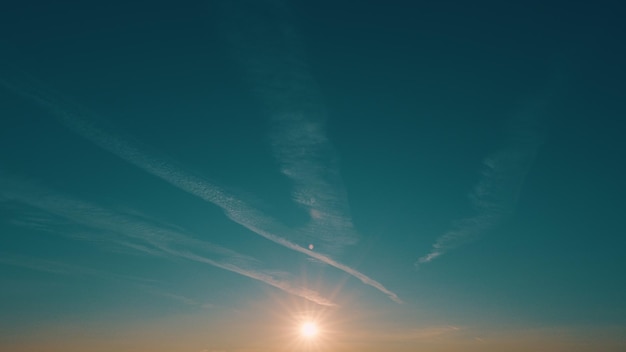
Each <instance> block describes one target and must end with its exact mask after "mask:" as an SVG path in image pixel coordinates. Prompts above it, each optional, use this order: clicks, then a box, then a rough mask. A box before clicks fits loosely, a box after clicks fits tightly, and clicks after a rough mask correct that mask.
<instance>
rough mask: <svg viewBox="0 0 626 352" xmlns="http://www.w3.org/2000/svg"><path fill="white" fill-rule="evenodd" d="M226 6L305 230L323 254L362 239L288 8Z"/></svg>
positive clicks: (231, 34)
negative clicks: (305, 223) (306, 218)
mask: <svg viewBox="0 0 626 352" xmlns="http://www.w3.org/2000/svg"><path fill="white" fill-rule="evenodd" d="M221 4H222V6H221V7H220V9H221V11H222V12H221V16H220V19H221V26H220V29H221V31H222V33H223V34H224V36H225V37H226V38H227V39H228V41H229V44H230V46H231V48H232V51H233V52H234V55H235V58H236V59H237V61H238V62H240V63H241V67H242V68H243V70H244V72H245V74H246V79H247V81H248V82H250V85H251V87H252V89H253V91H254V92H255V93H256V96H257V98H258V99H259V101H260V103H261V104H262V106H264V107H265V109H266V113H267V115H269V117H270V119H271V122H272V131H271V141H272V147H273V151H274V155H275V157H276V160H277V161H278V163H279V165H280V168H281V171H282V173H283V174H284V175H285V176H287V177H288V178H289V179H290V180H291V181H292V184H293V191H292V194H293V200H294V201H295V202H296V203H297V204H299V205H300V206H301V207H303V208H304V209H305V210H306V211H307V212H308V214H309V218H310V222H309V225H308V226H307V227H305V228H304V229H301V231H300V232H299V233H300V234H302V235H303V236H304V237H306V238H310V239H313V240H314V241H315V243H316V244H318V245H317V247H318V248H319V249H320V250H322V252H328V253H335V252H338V251H340V250H341V248H342V247H344V246H346V245H350V244H354V243H356V241H357V240H358V236H357V234H356V232H355V231H354V229H353V224H352V220H351V216H350V207H349V204H348V199H347V194H346V191H345V188H344V186H343V182H342V179H341V175H340V173H339V158H338V155H337V153H336V151H335V149H334V147H333V145H332V143H331V142H330V140H329V139H328V137H327V135H326V131H325V129H326V126H325V122H326V120H327V113H326V109H325V107H324V103H323V99H322V97H321V94H320V92H319V89H318V88H317V83H316V82H315V79H314V78H313V75H312V74H311V72H310V69H309V67H308V63H307V60H306V55H305V53H304V50H303V46H302V44H301V40H299V38H298V36H297V34H296V30H295V29H294V28H293V26H292V24H291V23H292V20H291V19H290V17H291V16H290V15H289V11H288V9H286V8H285V7H281V6H280V4H279V3H277V2H263V4H262V5H261V6H264V7H265V11H263V12H262V13H263V14H266V15H267V17H263V16H262V15H261V14H260V12H258V11H252V10H251V9H249V8H246V7H245V6H242V4H241V3H237V2H233V1H227V2H222V3H221Z"/></svg>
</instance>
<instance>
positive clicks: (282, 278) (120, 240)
mask: <svg viewBox="0 0 626 352" xmlns="http://www.w3.org/2000/svg"><path fill="white" fill-rule="evenodd" d="M0 179H1V180H2V185H3V187H0V200H4V201H6V200H11V201H17V202H20V203H23V204H27V205H29V206H32V207H35V208H38V209H40V210H42V211H45V212H48V213H50V214H54V215H56V216H60V217H63V218H66V219H68V220H71V221H73V222H76V223H78V224H80V225H83V226H85V227H88V228H94V229H96V230H98V231H105V232H106V233H107V236H106V237H102V238H101V239H102V240H107V241H109V242H110V243H115V244H118V245H122V246H127V247H128V248H130V249H133V250H137V251H140V252H142V253H144V254H150V255H159V256H165V257H177V258H184V259H187V260H191V261H195V262H199V263H205V264H209V265H211V266H214V267H218V268H221V269H224V270H228V271H231V272H234V273H237V274H240V275H243V276H246V277H249V278H252V279H255V280H258V281H261V282H264V283H266V284H268V285H270V286H273V287H276V288H278V289H281V290H283V291H285V292H287V293H290V294H293V295H296V296H299V297H302V298H305V299H307V300H310V301H312V302H314V303H317V304H320V305H324V306H334V305H335V304H334V303H333V302H332V301H330V300H328V299H326V298H324V297H322V296H321V295H320V294H319V293H317V292H315V291H313V290H311V289H308V288H306V287H302V286H299V285H295V284H293V283H291V282H289V281H288V278H289V275H288V274H287V273H276V272H269V271H264V270H259V269H257V267H258V265H259V262H258V261H257V260H255V259H254V258H252V257H249V256H246V255H243V254H239V253H237V252H235V251H232V250H230V249H227V248H223V247H221V246H217V245H215V244H211V243H208V242H206V241H201V240H198V239H196V238H193V237H192V236H191V235H189V234H185V233H181V232H179V231H176V230H173V229H168V228H163V227H160V226H156V225H154V224H151V223H147V222H144V221H142V220H140V219H137V218H134V217H133V216H131V215H127V214H120V213H117V212H113V211H110V210H107V209H103V208H100V207H97V206H95V205H92V204H89V203H86V202H82V201H79V200H76V199H71V198H69V197H66V196H62V195H60V194H57V193H55V192H52V191H50V190H48V189H44V188H43V187H38V186H35V185H32V184H26V183H25V182H22V181H18V180H15V179H13V178H10V177H7V176H4V175H2V174H0ZM84 238H85V239H88V236H85V237H84ZM192 249H193V250H192ZM198 251H205V252H208V253H210V255H212V256H213V257H214V258H209V257H207V256H204V255H201V254H198V253H197V252H198Z"/></svg>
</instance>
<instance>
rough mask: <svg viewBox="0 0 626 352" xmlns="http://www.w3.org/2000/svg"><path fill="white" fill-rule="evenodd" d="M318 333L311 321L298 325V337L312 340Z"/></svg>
mask: <svg viewBox="0 0 626 352" xmlns="http://www.w3.org/2000/svg"><path fill="white" fill-rule="evenodd" d="M317 333H318V329H317V324H315V323H314V322H312V321H307V322H304V323H302V325H300V335H302V337H305V338H307V339H312V338H314V337H315V336H316V335H317Z"/></svg>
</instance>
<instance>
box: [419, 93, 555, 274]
mask: <svg viewBox="0 0 626 352" xmlns="http://www.w3.org/2000/svg"><path fill="white" fill-rule="evenodd" d="M544 104H545V98H544V99H543V100H537V101H533V102H532V103H531V104H529V106H528V107H527V108H526V110H525V111H523V112H521V113H519V114H517V115H516V116H514V117H513V118H511V119H510V120H509V126H508V131H507V132H508V145H507V146H506V147H504V148H503V149H501V150H499V151H497V152H495V153H493V154H492V155H490V156H488V157H487V158H486V159H485V160H484V161H483V168H482V171H481V178H480V180H479V182H478V184H477V185H476V186H475V187H474V189H473V190H472V192H471V193H470V195H469V198H470V201H471V204H472V206H473V208H474V210H475V211H476V215H475V216H472V217H468V218H464V219H462V220H460V221H457V222H456V224H455V225H454V227H453V228H452V229H451V230H449V231H448V232H446V233H445V234H443V235H442V236H441V237H439V238H438V239H437V241H436V242H435V243H434V244H433V245H432V248H431V251H430V252H429V253H428V254H426V255H424V256H422V257H420V258H419V259H418V260H417V262H415V266H416V267H419V266H420V265H421V264H424V263H428V262H431V261H433V260H434V259H436V258H438V257H440V256H441V255H443V254H445V253H446V252H448V251H449V250H451V249H453V248H455V247H458V246H459V245H461V244H462V243H465V242H467V241H469V240H471V239H472V238H474V237H476V236H477V235H479V234H481V233H483V232H486V231H489V230H490V229H492V228H493V227H495V226H497V225H498V224H499V223H501V222H502V221H503V220H505V219H506V218H507V217H508V216H510V215H511V214H512V213H513V211H514V208H515V204H516V203H517V200H518V198H519V193H520V191H521V188H522V186H523V184H524V179H525V177H526V175H527V174H528V172H529V170H530V168H531V166H532V163H533V161H534V159H535V157H536V155H537V153H538V151H539V148H540V147H541V145H542V144H543V141H544V139H545V126H544V123H543V122H542V121H541V120H540V118H539V116H540V115H541V113H542V110H543V109H544V107H543V105H544Z"/></svg>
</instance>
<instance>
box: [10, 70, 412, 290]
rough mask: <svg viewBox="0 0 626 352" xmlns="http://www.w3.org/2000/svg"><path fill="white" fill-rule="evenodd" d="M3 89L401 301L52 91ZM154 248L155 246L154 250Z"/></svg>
mask: <svg viewBox="0 0 626 352" xmlns="http://www.w3.org/2000/svg"><path fill="white" fill-rule="evenodd" d="M0 83H2V84H3V85H4V86H5V87H7V88H9V89H11V90H12V91H14V92H16V93H18V94H20V95H22V96H24V97H26V98H28V99H31V100H33V101H35V102H36V103H38V104H39V105H40V106H42V107H44V108H46V109H48V110H49V111H50V112H51V113H52V114H53V115H55V116H56V117H58V118H59V119H60V120H61V122H62V123H63V124H65V125H66V126H67V127H68V128H69V129H70V130H71V131H73V132H75V133H76V134H78V135H80V136H82V137H83V138H85V139H87V140H88V141H90V142H92V143H94V144H95V145H97V146H99V147H100V148H102V149H104V150H106V151H108V152H111V153H112V154H114V155H117V156H118V157H120V158H122V159H123V160H125V161H127V162H128V163H130V164H132V165H135V166H136V167H138V168H140V169H142V170H144V171H146V172H148V173H149V174H151V175H153V176H156V177H158V178H160V179H162V180H164V181H166V182H168V183H169V184H171V185H173V186H175V187H177V188H179V189H181V190H183V191H185V192H187V193H189V194H192V195H194V196H196V197H199V198H201V199H203V200H205V201H207V202H210V203H213V204H215V205H217V206H218V207H220V208H222V209H223V210H224V212H225V214H226V215H227V216H228V218H230V219H231V220H232V221H234V222H236V223H237V224H240V225H241V226H243V227H245V228H247V229H249V230H251V231H252V232H253V233H256V234H258V235H260V236H262V237H264V238H266V239H268V240H270V241H272V242H274V243H277V244H279V245H281V246H284V247H286V248H289V249H291V250H294V251H297V252H300V253H302V254H305V255H307V256H309V257H311V258H314V259H317V260H319V261H320V262H323V263H325V264H328V265H331V266H333V267H335V268H337V269H339V270H342V271H344V272H346V273H348V274H350V275H352V276H354V277H356V278H358V279H359V280H360V281H361V282H363V283H365V284H367V285H370V286H372V287H374V288H376V289H378V290H379V291H381V292H383V293H385V294H386V295H388V296H389V297H390V298H391V299H392V300H394V301H395V302H401V300H400V299H399V298H398V296H397V295H396V294H395V293H393V292H392V291H390V290H388V289H387V288H385V287H384V286H383V285H382V284H381V283H379V282H378V281H376V280H374V279H372V278H370V277H368V276H366V275H365V274H363V273H361V272H359V271H357V270H355V269H353V268H350V267H348V266H347V265H344V264H341V263H339V262H337V261H335V260H334V259H332V258H330V257H329V256H327V255H324V254H321V253H318V252H314V251H312V250H309V249H307V248H304V247H302V246H300V245H298V244H296V243H294V242H292V241H290V240H288V239H287V238H286V237H288V236H289V235H290V234H293V232H294V231H292V230H290V229H289V228H288V227H286V226H284V225H283V224H281V223H280V222H278V221H276V220H274V219H272V218H271V217H269V216H267V215H265V214H263V213H261V212H260V211H258V210H256V209H254V208H252V207H250V206H249V205H248V204H247V203H246V202H244V201H243V200H241V199H238V198H236V197H235V196H233V195H230V194H228V193H226V192H225V191H224V190H223V189H221V188H220V187H219V186H217V185H215V184H213V183H210V182H208V181H206V180H204V179H202V178H200V177H197V176H195V175H191V174H188V173H186V172H183V171H181V170H180V169H179V168H177V167H175V166H174V163H173V162H169V161H167V160H164V159H163V158H158V157H155V156H153V155H150V154H149V153H148V152H146V151H144V149H147V148H140V147H139V146H138V145H139V143H131V142H130V141H128V140H125V139H122V138H120V137H118V136H115V135H112V134H110V133H107V132H106V131H105V130H103V129H101V128H98V127H97V126H96V122H95V121H96V119H95V118H94V117H93V115H92V114H90V113H89V112H87V111H85V109H82V108H78V107H75V106H74V105H75V104H70V103H68V102H67V100H66V99H61V98H59V97H56V96H55V94H53V93H52V92H49V91H46V90H45V89H43V88H42V85H41V84H38V83H36V82H32V81H31V82H30V83H29V81H28V80H26V79H22V80H19V79H17V80H12V81H9V80H7V79H0ZM156 240H157V239H154V241H152V242H151V241H148V244H149V245H151V246H153V247H154V246H155V243H160V242H158V241H156ZM157 248H158V247H157Z"/></svg>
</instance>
